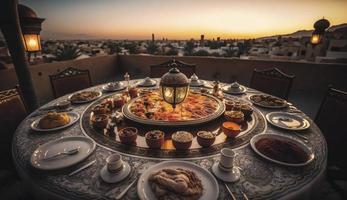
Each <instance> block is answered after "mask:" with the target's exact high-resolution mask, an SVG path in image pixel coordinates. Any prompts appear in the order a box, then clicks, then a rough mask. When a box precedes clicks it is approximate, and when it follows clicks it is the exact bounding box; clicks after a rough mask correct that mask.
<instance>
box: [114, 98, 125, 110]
mask: <svg viewBox="0 0 347 200" xmlns="http://www.w3.org/2000/svg"><path fill="white" fill-rule="evenodd" d="M113 103H114V106H115V107H116V108H121V107H123V105H124V104H125V99H124V97H123V96H122V95H117V96H115V97H114V98H113Z"/></svg>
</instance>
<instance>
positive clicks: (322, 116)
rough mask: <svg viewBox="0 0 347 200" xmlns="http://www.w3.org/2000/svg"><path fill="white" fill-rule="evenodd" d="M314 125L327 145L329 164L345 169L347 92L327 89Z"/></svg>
mask: <svg viewBox="0 0 347 200" xmlns="http://www.w3.org/2000/svg"><path fill="white" fill-rule="evenodd" d="M315 123H316V124H317V125H318V127H319V128H320V129H321V131H322V133H323V134H324V136H325V139H326V141H327V143H328V160H329V163H330V164H337V165H340V166H344V167H347V156H346V155H345V154H344V152H346V144H347V143H346V142H347V125H346V124H347V92H343V91H340V90H337V89H333V88H329V90H328V92H327V94H326V96H325V98H324V100H323V102H322V104H321V106H320V108H319V111H318V113H317V116H316V118H315Z"/></svg>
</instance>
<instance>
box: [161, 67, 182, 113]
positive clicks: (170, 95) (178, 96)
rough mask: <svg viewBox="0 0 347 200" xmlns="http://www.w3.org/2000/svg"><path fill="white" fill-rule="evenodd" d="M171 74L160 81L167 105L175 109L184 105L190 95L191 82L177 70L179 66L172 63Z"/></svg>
mask: <svg viewBox="0 0 347 200" xmlns="http://www.w3.org/2000/svg"><path fill="white" fill-rule="evenodd" d="M171 67H172V68H171V69H170V70H169V72H167V73H166V74H164V75H163V76H162V77H161V80H160V92H161V95H162V97H163V99H164V101H166V102H167V103H169V104H171V105H172V107H173V108H175V107H176V105H177V104H180V103H182V102H183V101H184V100H185V99H186V97H187V94H188V90H189V81H188V78H187V76H186V75H184V74H183V73H181V72H180V71H179V70H178V69H177V64H176V63H172V64H171Z"/></svg>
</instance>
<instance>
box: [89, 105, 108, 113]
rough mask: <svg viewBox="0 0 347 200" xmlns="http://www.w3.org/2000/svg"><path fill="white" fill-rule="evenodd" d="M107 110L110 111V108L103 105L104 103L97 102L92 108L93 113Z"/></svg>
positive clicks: (106, 111)
mask: <svg viewBox="0 0 347 200" xmlns="http://www.w3.org/2000/svg"><path fill="white" fill-rule="evenodd" d="M109 112H110V110H109V109H108V108H107V107H105V106H104V105H100V104H99V105H96V106H95V107H94V108H93V113H94V115H101V114H107V113H109Z"/></svg>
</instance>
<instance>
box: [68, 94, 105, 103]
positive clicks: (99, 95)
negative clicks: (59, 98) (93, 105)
mask: <svg viewBox="0 0 347 200" xmlns="http://www.w3.org/2000/svg"><path fill="white" fill-rule="evenodd" d="M96 92H97V93H98V95H97V96H95V97H94V98H92V99H89V100H85V101H72V100H71V97H72V96H73V95H74V94H77V93H79V92H76V93H74V94H72V95H70V96H69V97H68V99H69V101H71V103H74V104H82V103H88V102H92V101H94V100H95V99H98V98H99V97H101V95H102V92H100V91H96Z"/></svg>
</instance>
